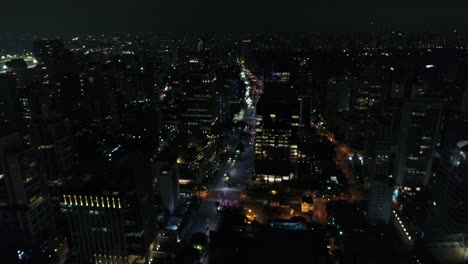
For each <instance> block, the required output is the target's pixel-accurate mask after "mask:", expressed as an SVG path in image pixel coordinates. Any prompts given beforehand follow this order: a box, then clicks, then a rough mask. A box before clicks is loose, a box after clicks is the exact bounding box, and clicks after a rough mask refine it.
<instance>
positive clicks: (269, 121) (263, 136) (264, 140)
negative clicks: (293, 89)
mask: <svg viewBox="0 0 468 264" xmlns="http://www.w3.org/2000/svg"><path fill="white" fill-rule="evenodd" d="M281 88H282V87H280V86H278V87H275V86H272V87H271V91H270V93H266V94H264V95H263V96H262V98H261V99H260V100H259V102H258V104H257V113H256V114H257V115H256V122H257V126H256V137H255V174H256V176H257V177H258V178H259V180H264V181H266V182H278V181H287V180H290V179H292V178H294V175H295V170H294V166H293V165H295V164H296V162H297V157H298V155H299V154H298V145H297V130H298V128H299V122H300V121H299V120H300V116H299V114H298V110H299V109H298V107H297V99H296V100H294V99H293V97H291V98H285V97H280V96H275V92H276V93H279V94H281V93H282V92H284V91H282V90H281ZM288 99H289V100H288ZM274 168H276V169H274Z"/></svg>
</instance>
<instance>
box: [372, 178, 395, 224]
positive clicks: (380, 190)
mask: <svg viewBox="0 0 468 264" xmlns="http://www.w3.org/2000/svg"><path fill="white" fill-rule="evenodd" d="M392 195H393V186H392V185H391V184H390V183H389V182H388V181H385V180H373V181H372V183H371V189H370V193H369V204H368V207H367V221H368V223H369V224H371V225H378V224H388V221H389V219H390V212H391V209H392Z"/></svg>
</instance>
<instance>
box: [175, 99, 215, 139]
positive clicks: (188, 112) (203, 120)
mask: <svg viewBox="0 0 468 264" xmlns="http://www.w3.org/2000/svg"><path fill="white" fill-rule="evenodd" d="M182 101H183V107H184V112H183V113H182V115H181V118H182V123H183V125H185V126H186V127H187V128H189V129H191V128H194V127H200V128H202V129H204V130H207V129H208V128H209V127H211V125H212V124H213V122H214V121H215V119H216V115H215V106H214V102H213V97H212V96H211V95H209V94H193V95H189V96H187V97H185V98H184V99H183V100H182Z"/></svg>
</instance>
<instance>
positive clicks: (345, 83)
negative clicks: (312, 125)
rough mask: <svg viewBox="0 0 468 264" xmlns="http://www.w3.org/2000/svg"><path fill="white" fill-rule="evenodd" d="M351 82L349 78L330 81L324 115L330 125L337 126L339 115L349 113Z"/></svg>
mask: <svg viewBox="0 0 468 264" xmlns="http://www.w3.org/2000/svg"><path fill="white" fill-rule="evenodd" d="M350 95H351V80H350V79H348V78H342V79H335V78H334V79H330V80H329V81H328V86H327V90H326V99H325V105H324V106H325V110H324V112H325V113H324V114H325V116H326V118H327V122H328V125H329V126H331V127H334V126H336V119H337V114H338V113H340V112H344V111H349V103H350Z"/></svg>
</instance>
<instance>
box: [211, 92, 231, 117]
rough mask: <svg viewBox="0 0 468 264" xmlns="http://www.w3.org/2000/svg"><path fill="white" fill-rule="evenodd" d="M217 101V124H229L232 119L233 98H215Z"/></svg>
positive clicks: (221, 96)
mask: <svg viewBox="0 0 468 264" xmlns="http://www.w3.org/2000/svg"><path fill="white" fill-rule="evenodd" d="M215 101H216V112H217V114H216V116H217V122H219V123H221V124H227V123H229V122H230V121H231V120H232V118H231V107H230V106H231V105H230V103H231V97H230V96H228V95H218V96H216V97H215Z"/></svg>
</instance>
